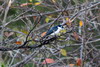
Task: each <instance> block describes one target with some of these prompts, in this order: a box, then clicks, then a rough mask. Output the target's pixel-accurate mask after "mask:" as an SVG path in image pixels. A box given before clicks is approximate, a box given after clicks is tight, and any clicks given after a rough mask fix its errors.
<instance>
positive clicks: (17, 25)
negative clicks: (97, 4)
mask: <svg viewBox="0 0 100 67" xmlns="http://www.w3.org/2000/svg"><path fill="white" fill-rule="evenodd" d="M8 1H9V0H0V5H1V6H0V22H1V23H0V26H1V27H2V26H3V25H5V24H6V23H8V24H7V26H5V28H4V30H3V31H4V34H3V35H4V38H3V42H4V44H7V46H12V45H13V46H18V45H20V44H22V43H23V42H24V41H25V39H26V37H27V34H28V33H29V31H30V30H31V29H32V28H33V27H35V26H36V27H35V29H34V31H32V33H31V34H30V35H29V38H28V39H29V40H33V41H32V42H30V43H28V44H27V45H34V44H39V42H35V41H34V39H37V40H38V39H40V38H41V37H42V36H44V34H45V33H46V31H47V30H48V29H49V28H50V27H51V26H55V25H58V24H62V23H63V22H64V20H65V19H66V17H71V16H73V15H74V13H76V12H78V11H80V10H81V9H83V8H84V7H86V6H87V3H92V2H94V1H96V0H15V1H14V2H13V3H12V5H11V6H10V7H9V10H8V13H7V17H6V20H4V16H5V12H6V11H5V9H7V6H8ZM84 4H86V5H84ZM78 6H79V7H78ZM81 6H83V7H81ZM71 7H74V8H76V9H71V10H66V11H64V12H61V11H62V10H63V9H65V8H71ZM60 13H62V15H61V16H60V18H59V17H58V16H59V14H60ZM99 13H100V10H99V9H96V8H93V9H92V8H91V11H90V12H87V14H86V15H84V12H83V14H82V15H80V16H78V17H77V16H76V19H75V20H74V21H73V22H72V23H70V22H69V23H67V22H66V25H67V28H66V29H67V32H68V31H70V28H71V27H73V28H74V30H73V31H72V32H71V33H66V30H63V31H61V32H62V34H64V35H62V36H60V37H59V38H58V39H57V41H54V42H52V43H50V44H48V45H46V46H45V47H44V48H43V49H40V51H39V53H38V54H37V55H36V56H35V57H34V61H36V62H39V64H40V65H41V66H45V65H42V64H41V63H42V60H43V59H45V58H49V57H50V58H54V59H57V58H59V59H61V60H60V61H59V59H57V61H58V62H60V63H61V61H62V62H63V63H64V64H66V65H68V64H69V62H68V63H65V61H66V62H67V61H68V60H69V59H67V58H68V57H70V56H71V57H74V59H75V57H77V58H78V57H80V55H79V54H80V51H79V49H80V44H81V42H82V41H81V39H82V38H83V36H85V37H84V38H85V40H84V41H85V42H87V41H92V40H95V39H100V29H99V26H100V25H99V24H95V22H94V21H97V23H98V22H99V21H100V18H96V19H94V18H95V17H97V16H98V14H99ZM41 15H42V18H40V17H39V16H41ZM85 16H86V17H85ZM57 18H58V19H57ZM56 19H57V20H56ZM91 19H94V20H92V21H91ZM87 20H88V21H87ZM4 21H5V24H3V22H4ZM54 21H55V22H54ZM65 21H69V20H68V19H67V20H65ZM70 21H71V20H70ZM82 21H83V22H82ZM9 22H10V23H9ZM52 22H53V24H52V25H50V23H52ZM1 27H0V30H2V28H1ZM79 27H80V28H79ZM79 31H80V32H81V33H80V32H79ZM5 32H8V34H7V35H5ZM11 32H13V33H14V34H12V35H10V33H11ZM63 32H64V33H63ZM74 32H76V34H73V33H74ZM84 32H85V33H84ZM97 35H98V36H97ZM91 37H92V38H91ZM88 38H90V39H88ZM4 44H3V46H4ZM72 44H75V45H72ZM76 44H77V45H76ZM92 44H93V46H91V44H88V45H89V46H88V45H84V47H85V46H86V48H85V49H86V50H87V51H88V50H90V49H91V50H92V48H93V51H94V50H95V49H97V50H98V49H100V46H98V44H100V42H99V41H98V42H93V43H92ZM64 45H69V46H68V47H67V46H65V47H64ZM70 45H72V46H70ZM62 47H63V48H62ZM91 47H92V48H91ZM12 48H13V47H12ZM34 50H35V49H20V50H15V51H11V52H3V53H2V54H3V55H2V58H3V60H4V62H5V63H0V66H1V67H6V64H7V65H9V64H10V63H11V62H12V63H11V65H13V64H16V63H17V62H20V61H21V60H23V59H24V58H25V57H26V56H28V55H30V54H31V53H32V52H34ZM17 51H19V52H17ZM53 51H55V52H54V53H53ZM50 52H51V53H50ZM88 52H89V51H88ZM88 52H87V55H88V54H89V56H88V57H89V58H87V56H86V58H85V59H86V60H88V61H85V63H87V62H89V61H90V60H91V57H90V55H91V54H90V53H88ZM91 52H92V51H91ZM70 53H71V54H70ZM93 53H94V52H93ZM84 54H85V50H84ZM94 54H95V53H94ZM93 57H94V55H93ZM62 58H65V59H62ZM92 59H93V58H92ZM79 63H80V62H79ZM39 64H38V63H35V62H33V61H31V62H29V63H28V64H25V65H24V67H36V66H39ZM74 64H75V63H74ZM95 64H96V63H95ZM79 65H81V64H79Z"/></svg>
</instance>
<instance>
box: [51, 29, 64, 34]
mask: <svg viewBox="0 0 100 67" xmlns="http://www.w3.org/2000/svg"><path fill="white" fill-rule="evenodd" d="M61 30H63V28H61V27H58V30H57V31H55V32H54V33H52V34H51V35H56V34H59V33H60V31H61Z"/></svg>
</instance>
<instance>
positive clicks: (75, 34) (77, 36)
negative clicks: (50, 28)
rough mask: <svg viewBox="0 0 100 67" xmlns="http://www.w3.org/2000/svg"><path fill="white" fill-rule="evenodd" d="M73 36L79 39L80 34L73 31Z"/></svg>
mask: <svg viewBox="0 0 100 67" xmlns="http://www.w3.org/2000/svg"><path fill="white" fill-rule="evenodd" d="M73 36H74V38H75V39H76V40H78V39H79V35H78V34H77V33H76V32H74V33H73Z"/></svg>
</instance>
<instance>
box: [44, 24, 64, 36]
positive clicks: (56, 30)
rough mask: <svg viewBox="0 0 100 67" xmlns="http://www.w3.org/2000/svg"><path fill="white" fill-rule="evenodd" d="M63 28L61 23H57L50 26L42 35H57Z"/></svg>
mask: <svg viewBox="0 0 100 67" xmlns="http://www.w3.org/2000/svg"><path fill="white" fill-rule="evenodd" d="M63 29H64V27H63V26H62V25H57V26H54V27H51V28H50V29H49V30H48V31H47V33H46V35H45V36H44V37H46V36H48V35H58V34H59V33H60V31H61V30H63Z"/></svg>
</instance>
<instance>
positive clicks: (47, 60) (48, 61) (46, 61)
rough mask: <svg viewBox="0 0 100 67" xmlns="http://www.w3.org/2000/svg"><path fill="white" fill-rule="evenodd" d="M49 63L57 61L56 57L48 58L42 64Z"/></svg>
mask: <svg viewBox="0 0 100 67" xmlns="http://www.w3.org/2000/svg"><path fill="white" fill-rule="evenodd" d="M47 63H55V61H54V59H51V58H46V59H45V60H44V61H43V62H42V64H47Z"/></svg>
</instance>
